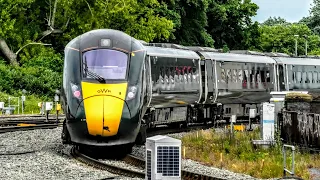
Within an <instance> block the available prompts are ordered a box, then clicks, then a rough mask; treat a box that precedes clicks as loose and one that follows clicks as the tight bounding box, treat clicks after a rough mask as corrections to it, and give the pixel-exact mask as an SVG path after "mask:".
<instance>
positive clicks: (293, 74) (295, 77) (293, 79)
mask: <svg viewBox="0 0 320 180" xmlns="http://www.w3.org/2000/svg"><path fill="white" fill-rule="evenodd" d="M292 81H293V83H297V73H296V72H292Z"/></svg>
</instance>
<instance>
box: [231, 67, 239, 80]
mask: <svg viewBox="0 0 320 180" xmlns="http://www.w3.org/2000/svg"><path fill="white" fill-rule="evenodd" d="M237 79H238V78H237V70H236V69H233V73H232V82H237Z"/></svg>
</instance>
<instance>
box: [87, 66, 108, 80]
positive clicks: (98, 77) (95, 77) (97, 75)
mask: <svg viewBox="0 0 320 180" xmlns="http://www.w3.org/2000/svg"><path fill="white" fill-rule="evenodd" d="M86 71H87V73H88V75H89V76H91V77H93V78H94V79H96V80H98V81H99V82H101V83H102V82H106V79H104V78H103V77H101V76H100V75H99V74H96V73H95V72H92V71H90V70H88V69H87V70H86Z"/></svg>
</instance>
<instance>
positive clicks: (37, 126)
mask: <svg viewBox="0 0 320 180" xmlns="http://www.w3.org/2000/svg"><path fill="white" fill-rule="evenodd" d="M59 126H62V123H58V124H57V123H55V124H53V123H52V124H25V125H23V126H6V127H0V134H1V133H7V132H15V131H28V130H35V129H53V128H56V127H59Z"/></svg>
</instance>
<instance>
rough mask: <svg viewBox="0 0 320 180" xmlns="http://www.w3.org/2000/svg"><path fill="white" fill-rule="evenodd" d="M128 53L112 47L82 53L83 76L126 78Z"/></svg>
mask: <svg viewBox="0 0 320 180" xmlns="http://www.w3.org/2000/svg"><path fill="white" fill-rule="evenodd" d="M127 65H128V55H127V54H125V53H123V52H120V51H117V50H112V49H97V50H91V51H87V52H85V53H84V54H83V70H84V73H83V76H84V77H85V78H94V79H97V80H101V79H121V80H123V79H126V75H127Z"/></svg>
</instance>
